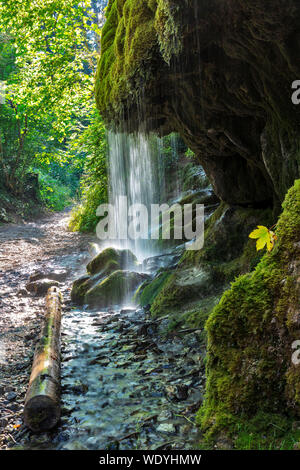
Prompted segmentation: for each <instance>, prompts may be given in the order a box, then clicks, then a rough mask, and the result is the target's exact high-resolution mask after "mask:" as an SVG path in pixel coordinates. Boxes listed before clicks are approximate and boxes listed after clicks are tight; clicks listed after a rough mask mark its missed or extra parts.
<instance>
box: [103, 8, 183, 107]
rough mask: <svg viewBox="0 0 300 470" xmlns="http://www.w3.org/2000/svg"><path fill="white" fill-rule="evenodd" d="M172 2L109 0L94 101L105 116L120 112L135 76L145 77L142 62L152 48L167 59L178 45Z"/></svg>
mask: <svg viewBox="0 0 300 470" xmlns="http://www.w3.org/2000/svg"><path fill="white" fill-rule="evenodd" d="M176 3H177V2H176V1H175V2H174V1H173V0H110V1H109V4H108V8H107V11H106V17H107V20H106V23H105V25H104V27H103V30H102V39H101V58H100V61H99V66H98V70H97V77H96V99H97V103H98V106H99V109H101V110H103V111H104V113H105V115H106V116H107V115H110V116H113V114H115V113H117V110H119V112H120V111H121V109H122V101H123V100H126V99H128V97H129V96H130V95H131V94H132V92H133V91H134V87H135V82H136V80H144V79H145V71H146V69H145V68H144V64H146V63H147V62H148V63H149V61H150V60H151V59H152V58H153V51H155V50H156V51H159V50H160V51H161V53H162V56H163V57H164V60H165V62H166V63H168V62H169V61H170V58H171V56H172V55H174V54H177V52H178V51H179V50H180V49H181V41H179V40H178V37H179V33H178V22H177V21H176V19H175V16H174V14H175V13H176V12H177V10H178V6H177V5H176ZM174 8H176V11H175V9H174ZM149 76H150V75H149ZM148 78H149V77H148Z"/></svg>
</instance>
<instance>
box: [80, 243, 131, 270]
mask: <svg viewBox="0 0 300 470" xmlns="http://www.w3.org/2000/svg"><path fill="white" fill-rule="evenodd" d="M137 264H138V263H137V258H136V256H135V255H134V254H133V253H132V252H131V251H130V250H117V249H115V248H106V249H105V250H103V251H102V252H101V253H99V255H97V256H96V257H95V258H94V259H93V260H92V261H90V263H89V264H88V265H87V267H86V269H87V272H88V274H90V275H94V274H98V273H99V272H102V273H104V274H105V273H106V274H111V273H112V272H113V271H117V270H122V269H131V268H133V267H134V266H137Z"/></svg>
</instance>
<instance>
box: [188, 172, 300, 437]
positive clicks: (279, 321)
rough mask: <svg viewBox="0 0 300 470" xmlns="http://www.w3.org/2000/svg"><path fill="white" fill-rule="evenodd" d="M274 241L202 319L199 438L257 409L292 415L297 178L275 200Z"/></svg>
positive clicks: (297, 377)
mask: <svg viewBox="0 0 300 470" xmlns="http://www.w3.org/2000/svg"><path fill="white" fill-rule="evenodd" d="M276 233H277V235H278V243H277V244H276V247H275V248H274V250H273V251H272V252H271V253H269V254H266V255H265V256H264V257H263V258H262V260H261V261H260V263H259V264H258V265H257V267H256V268H255V270H254V271H253V272H252V273H250V274H246V275H243V276H241V277H239V278H238V279H237V280H236V281H235V282H234V283H233V284H232V286H231V289H230V290H228V291H226V292H225V294H224V295H223V297H222V299H221V301H220V303H219V304H218V305H217V306H216V307H215V308H214V310H213V312H212V314H211V315H210V317H209V319H208V321H207V324H206V329H207V334H208V357H207V388H206V397H205V401H204V405H203V406H202V408H201V409H200V410H199V412H198V416H197V422H198V424H199V425H200V426H201V427H202V429H203V430H204V431H206V435H207V437H212V436H216V435H217V434H218V433H220V432H224V430H227V432H228V433H230V432H231V431H233V430H236V425H237V422H238V421H239V420H241V419H242V417H244V419H247V420H248V419H253V417H255V416H258V415H259V414H262V413H263V414H266V416H267V415H268V414H270V413H271V414H276V415H278V416H289V415H290V416H294V419H297V417H299V416H300V373H299V372H300V369H299V367H300V366H299V365H298V366H297V365H295V364H293V362H292V353H293V350H292V344H293V342H294V341H295V340H299V339H300V307H299V305H300V302H299V300H300V261H299V259H300V242H299V240H300V180H297V181H295V184H294V186H293V187H292V188H291V189H290V190H289V192H288V194H287V196H286V198H285V202H284V204H283V212H282V214H281V216H280V218H279V221H278V224H277V228H276Z"/></svg>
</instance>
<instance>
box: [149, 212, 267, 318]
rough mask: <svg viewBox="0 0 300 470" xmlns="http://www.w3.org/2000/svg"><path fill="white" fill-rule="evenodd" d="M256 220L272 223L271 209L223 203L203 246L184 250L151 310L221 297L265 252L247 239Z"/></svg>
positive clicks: (182, 307) (157, 311) (179, 308)
mask: <svg viewBox="0 0 300 470" xmlns="http://www.w3.org/2000/svg"><path fill="white" fill-rule="evenodd" d="M257 224H265V225H266V226H271V225H273V218H272V214H271V211H270V210H255V209H250V210H249V209H243V208H236V209H234V208H230V207H229V206H227V205H226V204H221V205H220V207H219V208H218V209H217V210H216V211H215V213H214V214H213V215H212V216H211V218H210V219H209V220H208V221H207V223H206V229H205V237H204V239H205V240H204V247H203V249H202V250H197V251H185V252H184V254H183V256H182V258H181V260H180V262H179V265H178V268H177V269H176V272H174V273H172V275H170V276H169V277H168V279H166V281H165V282H164V284H163V286H162V287H161V288H160V289H159V290H158V291H157V294H156V296H155V298H154V299H153V303H152V302H151V303H152V307H151V311H152V313H153V314H154V315H156V316H158V315H164V314H165V313H167V312H171V313H172V312H174V311H176V312H179V311H185V310H186V308H187V307H188V304H189V303H190V302H192V303H194V302H197V301H200V300H203V299H204V298H206V297H211V296H217V297H218V296H219V297H220V296H221V294H222V293H223V292H224V290H225V289H226V288H228V286H229V283H230V282H231V281H233V280H234V278H235V276H237V275H239V274H242V273H245V272H248V271H249V270H250V269H251V268H252V267H253V266H255V265H256V264H257V263H258V262H259V260H260V258H261V256H262V255H261V254H259V253H257V252H256V249H255V244H254V243H253V241H248V240H249V239H248V235H249V233H250V232H251V231H252V230H253V229H254V228H255V227H256V225H257ZM149 289H151V287H147V288H146V292H147V290H149Z"/></svg>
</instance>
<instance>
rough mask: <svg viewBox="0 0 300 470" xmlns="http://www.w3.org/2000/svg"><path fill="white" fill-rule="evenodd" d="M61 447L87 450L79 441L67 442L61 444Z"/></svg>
mask: <svg viewBox="0 0 300 470" xmlns="http://www.w3.org/2000/svg"><path fill="white" fill-rule="evenodd" d="M63 449H65V450H88V448H87V447H85V446H84V445H83V444H81V443H80V442H79V441H73V442H69V443H68V444H65V445H64V446H63Z"/></svg>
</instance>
